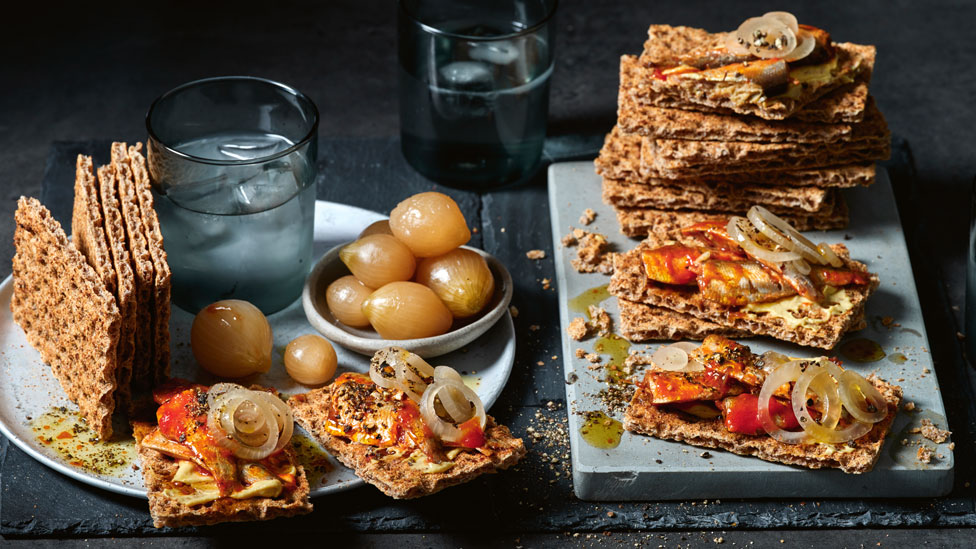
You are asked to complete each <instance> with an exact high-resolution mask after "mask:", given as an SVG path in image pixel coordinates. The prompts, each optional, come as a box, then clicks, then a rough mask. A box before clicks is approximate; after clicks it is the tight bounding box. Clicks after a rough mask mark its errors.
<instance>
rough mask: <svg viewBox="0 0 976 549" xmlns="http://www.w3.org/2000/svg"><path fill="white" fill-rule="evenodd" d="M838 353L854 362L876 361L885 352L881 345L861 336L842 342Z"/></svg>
mask: <svg viewBox="0 0 976 549" xmlns="http://www.w3.org/2000/svg"><path fill="white" fill-rule="evenodd" d="M840 354H842V355H844V357H845V358H847V359H849V360H853V361H854V362H877V361H879V360H881V359H882V358H884V357H885V352H884V349H882V348H881V345H878V343H877V342H875V341H873V340H870V339H867V338H863V337H859V338H857V339H852V340H850V341H847V342H844V343H842V344H841V346H840Z"/></svg>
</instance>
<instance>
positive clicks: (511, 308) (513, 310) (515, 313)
mask: <svg viewBox="0 0 976 549" xmlns="http://www.w3.org/2000/svg"><path fill="white" fill-rule="evenodd" d="M518 313H519V311H518V307H516V306H515V305H509V306H508V314H510V315H512V318H518Z"/></svg>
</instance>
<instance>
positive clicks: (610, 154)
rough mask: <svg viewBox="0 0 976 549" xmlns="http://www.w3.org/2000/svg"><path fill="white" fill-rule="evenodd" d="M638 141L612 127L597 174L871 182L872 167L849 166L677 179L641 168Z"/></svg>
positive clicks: (659, 180)
mask: <svg viewBox="0 0 976 549" xmlns="http://www.w3.org/2000/svg"><path fill="white" fill-rule="evenodd" d="M641 141H642V137H641V136H640V135H637V134H628V133H624V132H622V131H621V130H620V128H619V127H618V126H614V128H613V130H611V131H610V133H609V134H607V137H606V139H605V140H604V143H603V148H602V149H601V150H600V155H599V156H597V158H596V160H594V161H593V164H594V166H595V167H596V172H597V174H599V175H601V176H603V177H606V178H609V179H619V180H622V181H626V182H627V183H642V184H647V185H676V184H682V185H683V184H685V183H692V184H699V185H718V184H728V185H738V184H742V185H772V186H792V187H809V186H815V187H838V188H844V187H855V186H858V185H863V186H867V185H870V184H872V183H874V178H875V166H874V163H873V162H872V163H869V164H852V165H847V166H831V167H824V168H807V169H800V170H790V171H770V172H751V173H750V172H728V173H723V174H720V175H709V176H703V177H692V176H686V175H684V174H681V175H680V176H678V177H675V176H673V175H672V176H666V175H665V174H661V173H656V172H653V171H651V170H650V169H649V167H644V166H642V165H641Z"/></svg>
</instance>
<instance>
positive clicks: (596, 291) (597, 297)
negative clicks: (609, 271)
mask: <svg viewBox="0 0 976 549" xmlns="http://www.w3.org/2000/svg"><path fill="white" fill-rule="evenodd" d="M609 297H610V292H609V291H608V290H607V285H606V284H604V285H602V286H595V287H593V288H590V289H589V290H586V291H585V292H583V293H581V294H580V295H578V296H576V297H574V298H572V299H570V300H569V310H570V311H573V312H577V313H582V314H585V315H586V320H592V319H591V318H590V312H589V311H588V309H589V307H590V305H598V304H600V303H602V302H603V301H605V300H606V299H607V298H609Z"/></svg>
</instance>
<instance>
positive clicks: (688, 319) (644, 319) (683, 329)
mask: <svg viewBox="0 0 976 549" xmlns="http://www.w3.org/2000/svg"><path fill="white" fill-rule="evenodd" d="M617 306H618V308H619V309H620V323H619V324H618V326H619V327H620V335H621V336H623V337H624V339H627V340H628V341H633V342H637V341H654V340H674V341H678V340H682V339H698V340H701V339H704V338H705V336H707V335H710V334H717V335H723V336H725V337H751V336H752V334H750V333H749V332H746V331H744V330H739V329H736V328H730V327H728V326H722V325H719V324H716V323H714V322H710V321H708V320H702V319H700V318H697V317H694V316H691V315H687V314H683V313H679V312H676V311H672V310H671V309H665V308H663V307H654V306H651V305H644V304H643V303H634V302H633V301H628V300H626V299H623V298H617Z"/></svg>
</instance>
